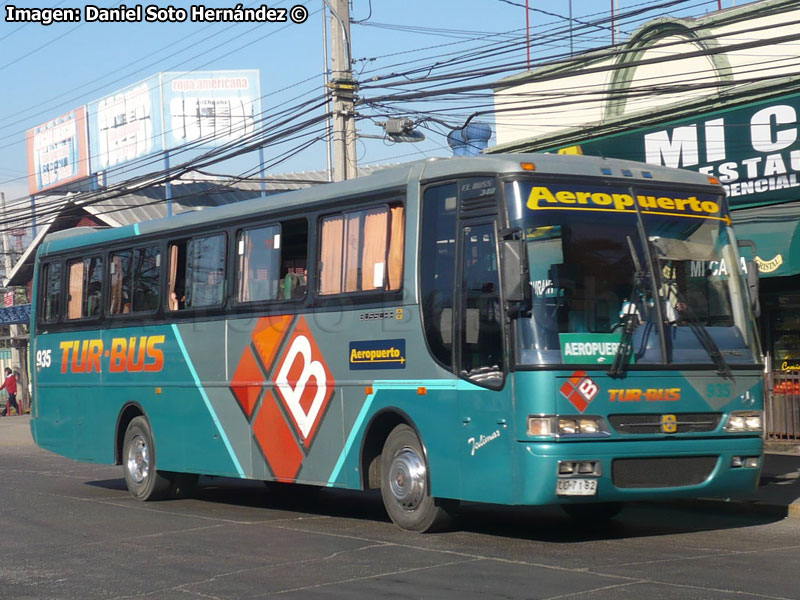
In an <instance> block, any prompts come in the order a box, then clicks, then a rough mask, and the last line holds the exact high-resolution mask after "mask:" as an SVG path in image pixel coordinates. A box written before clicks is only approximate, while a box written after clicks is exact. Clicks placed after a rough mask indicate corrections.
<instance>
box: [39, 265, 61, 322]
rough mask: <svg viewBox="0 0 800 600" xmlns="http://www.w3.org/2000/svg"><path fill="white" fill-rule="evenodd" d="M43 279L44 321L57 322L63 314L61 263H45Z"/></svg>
mask: <svg viewBox="0 0 800 600" xmlns="http://www.w3.org/2000/svg"><path fill="white" fill-rule="evenodd" d="M43 279H44V281H43V282H42V288H43V291H44V293H43V294H42V296H43V302H42V322H43V323H55V322H56V321H58V318H59V316H60V314H61V265H60V264H58V263H50V264H47V265H45V266H44V278H43Z"/></svg>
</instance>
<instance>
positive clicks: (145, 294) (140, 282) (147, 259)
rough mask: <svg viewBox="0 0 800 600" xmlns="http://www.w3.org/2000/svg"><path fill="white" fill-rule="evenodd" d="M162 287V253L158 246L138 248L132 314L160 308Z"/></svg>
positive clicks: (135, 257)
mask: <svg viewBox="0 0 800 600" xmlns="http://www.w3.org/2000/svg"><path fill="white" fill-rule="evenodd" d="M160 287H161V251H160V250H159V248H158V246H146V247H144V248H137V249H136V250H135V252H134V268H133V303H132V305H131V311H132V312H144V311H153V310H156V309H157V308H158V304H159V290H160Z"/></svg>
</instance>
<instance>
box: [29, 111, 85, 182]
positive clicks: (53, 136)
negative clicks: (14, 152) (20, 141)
mask: <svg viewBox="0 0 800 600" xmlns="http://www.w3.org/2000/svg"><path fill="white" fill-rule="evenodd" d="M27 153H28V190H29V191H30V193H31V194H37V193H39V192H42V191H44V190H47V189H50V188H54V187H57V186H59V185H63V184H65V183H69V182H71V181H76V180H78V179H81V178H83V177H86V176H88V175H89V155H88V140H87V138H86V107H84V106H81V107H79V108H76V109H75V110H73V111H70V112H68V113H67V114H65V115H61V116H60V117H58V118H56V119H53V120H51V121H48V122H47V123H42V124H41V125H38V126H36V127H34V128H32V129H29V130H28V132H27Z"/></svg>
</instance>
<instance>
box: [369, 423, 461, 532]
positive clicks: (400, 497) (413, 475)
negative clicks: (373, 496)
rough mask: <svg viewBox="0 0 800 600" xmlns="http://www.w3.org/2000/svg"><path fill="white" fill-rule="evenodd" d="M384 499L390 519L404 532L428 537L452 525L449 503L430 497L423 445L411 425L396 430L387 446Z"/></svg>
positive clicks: (383, 460) (383, 467) (383, 464)
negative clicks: (424, 534) (407, 531)
mask: <svg viewBox="0 0 800 600" xmlns="http://www.w3.org/2000/svg"><path fill="white" fill-rule="evenodd" d="M381 496H382V498H383V505H384V506H385V507H386V512H387V513H388V514H389V518H391V519H392V521H393V522H394V523H395V524H396V525H397V526H398V527H401V528H402V529H407V530H409V531H417V532H419V533H424V532H426V531H435V530H439V529H442V528H443V527H445V526H446V525H447V524H448V523H449V522H450V514H449V512H448V511H447V510H445V504H446V501H441V500H437V499H436V498H432V497H431V495H430V490H429V486H428V465H427V462H426V460H425V455H424V453H423V451H422V443H421V442H420V440H419V438H418V437H417V434H416V433H415V432H414V430H413V429H411V427H409V426H408V425H398V426H397V427H395V428H394V429H393V430H392V431H391V433H390V434H389V437H387V438H386V442H385V443H384V445H383V451H382V452H381Z"/></svg>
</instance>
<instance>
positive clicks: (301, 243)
mask: <svg viewBox="0 0 800 600" xmlns="http://www.w3.org/2000/svg"><path fill="white" fill-rule="evenodd" d="M281 232H282V234H283V235H282V238H281V246H282V247H281V273H280V280H281V290H280V291H279V293H278V299H280V300H299V299H302V298H305V295H306V291H307V287H308V271H307V269H306V267H307V261H308V220H307V219H297V220H295V221H286V222H285V223H281Z"/></svg>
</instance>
